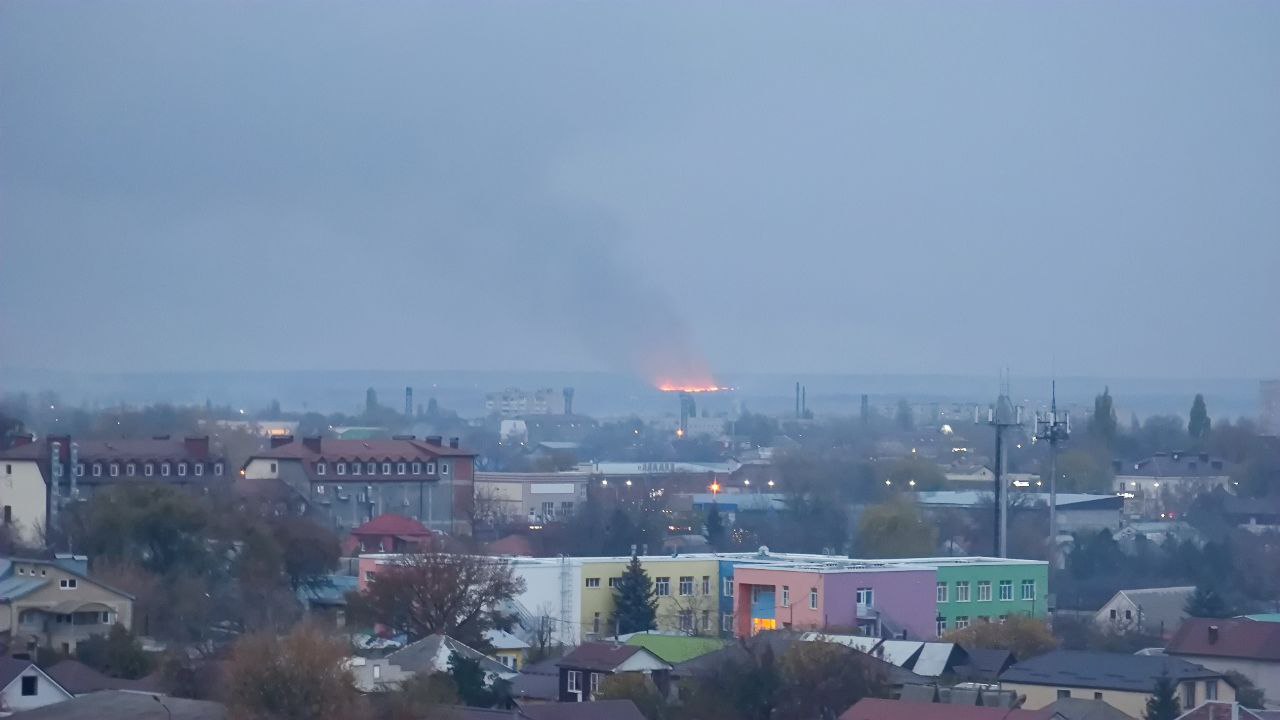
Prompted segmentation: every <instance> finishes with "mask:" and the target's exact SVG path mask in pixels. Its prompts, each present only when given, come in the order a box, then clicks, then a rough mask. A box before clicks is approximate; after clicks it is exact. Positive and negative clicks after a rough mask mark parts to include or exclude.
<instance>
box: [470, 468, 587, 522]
mask: <svg viewBox="0 0 1280 720" xmlns="http://www.w3.org/2000/svg"><path fill="white" fill-rule="evenodd" d="M590 481H591V475H590V474H589V473H586V472H582V471H573V472H545V473H537V472H534V473H515V472H477V473H476V480H475V485H476V513H477V515H479V516H481V517H483V518H485V519H486V520H489V521H491V522H495V523H505V522H529V523H537V524H544V523H551V522H557V521H560V520H564V519H566V518H569V517H571V516H572V515H573V514H574V512H576V511H577V509H578V508H580V507H582V505H583V504H584V503H586V501H587V484H588V483H589V482H590Z"/></svg>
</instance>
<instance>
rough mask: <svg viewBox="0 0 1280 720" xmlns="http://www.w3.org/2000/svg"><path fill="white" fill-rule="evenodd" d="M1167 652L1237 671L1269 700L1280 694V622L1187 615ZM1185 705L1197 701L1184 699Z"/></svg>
mask: <svg viewBox="0 0 1280 720" xmlns="http://www.w3.org/2000/svg"><path fill="white" fill-rule="evenodd" d="M1165 652H1166V653H1168V654H1169V655H1170V656H1171V657H1177V658H1182V659H1184V660H1186V661H1189V662H1194V663H1197V664H1199V665H1203V666H1205V667H1207V668H1210V669H1212V670H1215V671H1218V672H1223V673H1226V672H1232V671H1234V672H1238V673H1240V674H1241V675H1244V676H1245V677H1246V678H1248V679H1249V680H1250V681H1251V682H1252V683H1253V684H1254V685H1255V686H1257V687H1258V688H1259V689H1261V690H1262V691H1263V692H1264V693H1265V694H1266V696H1267V700H1268V702H1269V703H1276V702H1277V700H1276V699H1277V698H1280V623H1274V622H1258V621H1254V620H1249V619H1246V618H1231V619H1225V618H1224V619H1217V618H1187V619H1186V620H1185V621H1183V623H1182V627H1180V628H1178V632H1177V633H1175V634H1174V636H1173V638H1172V639H1170V640H1169V644H1168V645H1167V646H1166V647H1165ZM1201 699H1208V700H1214V699H1218V698H1205V697H1203V696H1201ZM1221 699H1223V700H1230V699H1231V698H1226V697H1224V698H1221ZM1183 707H1194V704H1190V705H1188V704H1186V703H1184V704H1183Z"/></svg>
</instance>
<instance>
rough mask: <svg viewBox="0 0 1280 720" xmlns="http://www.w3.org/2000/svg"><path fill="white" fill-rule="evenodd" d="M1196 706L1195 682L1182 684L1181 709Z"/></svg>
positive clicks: (1190, 681)
mask: <svg viewBox="0 0 1280 720" xmlns="http://www.w3.org/2000/svg"><path fill="white" fill-rule="evenodd" d="M1195 706H1196V681H1195V680H1188V681H1187V682H1184V683H1182V707H1184V708H1193V707H1195Z"/></svg>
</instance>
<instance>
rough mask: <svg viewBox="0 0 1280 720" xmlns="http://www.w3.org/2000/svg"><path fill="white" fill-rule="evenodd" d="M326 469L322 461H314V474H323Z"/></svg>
mask: <svg viewBox="0 0 1280 720" xmlns="http://www.w3.org/2000/svg"><path fill="white" fill-rule="evenodd" d="M326 470H328V468H326V467H325V466H324V463H322V462H318V463H316V474H317V475H323V474H325V471H326Z"/></svg>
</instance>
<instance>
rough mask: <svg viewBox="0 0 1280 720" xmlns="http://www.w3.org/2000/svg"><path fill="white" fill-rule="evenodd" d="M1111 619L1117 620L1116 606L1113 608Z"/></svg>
mask: <svg viewBox="0 0 1280 720" xmlns="http://www.w3.org/2000/svg"><path fill="white" fill-rule="evenodd" d="M1111 619H1112V620H1115V619H1116V609H1115V608H1111Z"/></svg>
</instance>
